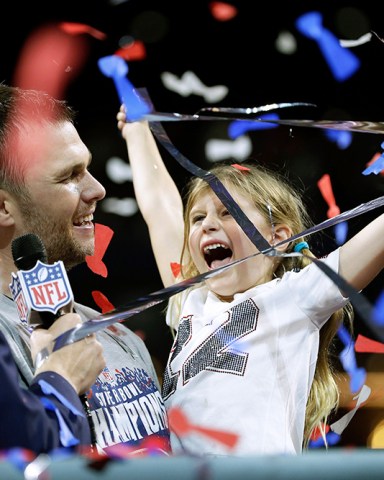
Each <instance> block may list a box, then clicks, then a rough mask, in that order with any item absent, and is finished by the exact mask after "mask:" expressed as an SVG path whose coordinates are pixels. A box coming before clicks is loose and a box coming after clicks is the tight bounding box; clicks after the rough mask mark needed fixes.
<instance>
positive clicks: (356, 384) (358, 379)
mask: <svg viewBox="0 0 384 480" xmlns="http://www.w3.org/2000/svg"><path fill="white" fill-rule="evenodd" d="M337 333H338V336H339V338H340V340H341V341H342V342H343V344H344V349H343V350H342V352H341V353H340V361H341V364H342V365H343V368H344V370H345V371H346V372H347V373H348V375H349V378H350V382H349V385H350V389H351V392H352V393H355V392H357V391H359V390H360V388H361V386H362V385H363V384H364V382H365V380H366V378H367V372H366V370H365V369H364V368H359V367H357V363H356V357H355V347H354V342H353V340H352V338H351V336H350V334H349V333H348V331H347V329H346V328H345V327H344V326H343V325H342V326H341V327H340V328H339V330H338V332H337Z"/></svg>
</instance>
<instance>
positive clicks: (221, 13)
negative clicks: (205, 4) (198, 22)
mask: <svg viewBox="0 0 384 480" xmlns="http://www.w3.org/2000/svg"><path fill="white" fill-rule="evenodd" d="M209 9H210V11H211V14H212V17H213V18H214V19H215V20H217V21H219V22H227V21H228V20H232V18H235V17H236V15H237V8H236V7H234V6H233V5H230V4H229V3H224V2H211V3H210V4H209Z"/></svg>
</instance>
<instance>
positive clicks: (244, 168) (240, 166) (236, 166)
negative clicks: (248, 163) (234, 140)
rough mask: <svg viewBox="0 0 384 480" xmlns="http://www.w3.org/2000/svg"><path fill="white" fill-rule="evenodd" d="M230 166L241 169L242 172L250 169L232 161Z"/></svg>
mask: <svg viewBox="0 0 384 480" xmlns="http://www.w3.org/2000/svg"><path fill="white" fill-rule="evenodd" d="M231 167H233V168H237V170H241V171H243V172H250V171H251V169H250V168H248V167H244V166H243V165H239V164H238V163H232V165H231Z"/></svg>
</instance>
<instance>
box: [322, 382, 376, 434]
mask: <svg viewBox="0 0 384 480" xmlns="http://www.w3.org/2000/svg"><path fill="white" fill-rule="evenodd" d="M370 394H371V389H370V388H369V387H368V386H367V385H363V386H362V388H361V390H360V393H359V394H358V395H356V396H355V397H353V399H354V400H356V399H357V402H356V406H355V407H354V408H353V409H352V410H351V411H349V412H348V413H347V414H345V415H344V416H343V417H341V418H340V419H339V420H337V421H336V422H334V423H332V424H331V430H332V431H333V432H335V433H337V434H338V435H341V434H342V433H343V431H344V430H345V428H346V427H347V426H348V424H349V422H350V421H351V420H352V418H353V417H354V415H355V413H356V412H357V410H358V409H359V408H360V406H361V404H362V403H364V402H366V401H367V400H368V398H369V396H370Z"/></svg>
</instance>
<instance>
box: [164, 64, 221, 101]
mask: <svg viewBox="0 0 384 480" xmlns="http://www.w3.org/2000/svg"><path fill="white" fill-rule="evenodd" d="M161 81H162V82H163V85H164V86H165V87H166V88H168V90H171V91H172V92H176V93H178V94H179V95H181V96H183V97H188V96H189V95H192V94H194V95H200V96H202V97H203V98H204V100H205V101H206V102H207V103H216V102H220V101H221V100H223V98H225V97H226V96H227V94H228V88H227V87H226V86H225V85H216V86H213V87H207V86H205V85H204V84H203V82H202V81H201V80H200V79H199V78H198V77H197V76H196V74H195V73H194V72H191V71H189V70H188V71H186V72H185V73H184V74H183V75H182V77H181V78H178V77H177V76H176V75H174V74H173V73H170V72H163V73H162V74H161Z"/></svg>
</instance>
